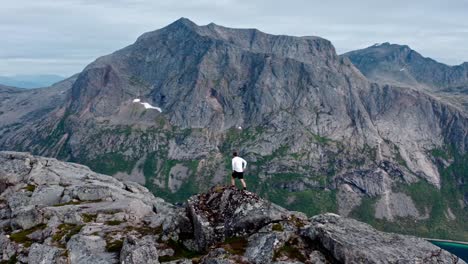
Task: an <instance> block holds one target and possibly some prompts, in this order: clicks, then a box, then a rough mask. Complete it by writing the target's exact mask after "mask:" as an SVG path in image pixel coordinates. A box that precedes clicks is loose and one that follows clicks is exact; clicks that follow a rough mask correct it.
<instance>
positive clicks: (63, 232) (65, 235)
mask: <svg viewBox="0 0 468 264" xmlns="http://www.w3.org/2000/svg"><path fill="white" fill-rule="evenodd" d="M83 226H84V225H75V224H60V225H59V226H58V231H57V232H56V233H55V234H54V235H52V241H54V242H60V241H61V240H62V239H64V240H65V242H68V241H69V240H70V238H72V236H74V235H76V234H78V233H79V232H80V231H81V229H82V228H83Z"/></svg>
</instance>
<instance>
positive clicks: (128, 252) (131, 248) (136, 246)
mask: <svg viewBox="0 0 468 264" xmlns="http://www.w3.org/2000/svg"><path fill="white" fill-rule="evenodd" d="M158 258H159V255H158V249H157V243H156V238H155V237H152V236H145V237H143V238H141V239H138V238H136V237H133V236H129V237H127V238H126V239H125V241H124V244H123V247H122V250H121V252H120V262H121V263H125V264H140V263H148V264H158V263H159V261H158Z"/></svg>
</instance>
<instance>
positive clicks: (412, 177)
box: [0, 19, 468, 236]
mask: <svg viewBox="0 0 468 264" xmlns="http://www.w3.org/2000/svg"><path fill="white" fill-rule="evenodd" d="M43 91H47V92H51V93H53V88H48V89H44V90H43ZM62 92H63V96H60V97H59V99H56V100H55V99H54V100H50V101H47V102H44V104H43V105H50V107H49V108H47V111H45V110H44V112H41V108H37V109H36V108H33V110H31V111H29V112H27V113H26V114H24V113H18V114H16V113H15V112H12V116H15V115H16V116H18V119H17V121H15V122H17V125H16V126H15V127H14V129H12V128H11V127H9V126H7V125H5V126H0V135H1V136H0V147H1V148H2V149H11V150H21V151H30V152H33V153H35V154H41V155H46V156H52V157H58V158H60V159H65V160H69V161H76V162H79V163H83V164H86V165H89V166H90V167H91V168H93V169H95V170H96V171H99V172H102V173H106V174H109V175H112V176H114V177H116V178H118V179H125V180H132V181H135V182H139V183H142V184H144V185H145V186H147V187H148V188H149V189H150V190H151V191H152V192H154V193H158V194H160V195H161V196H163V197H165V198H168V199H170V200H172V201H183V200H185V199H186V198H188V197H189V196H190V195H191V194H193V193H197V192H199V191H200V190H207V189H208V187H209V186H211V185H213V184H219V183H223V182H224V181H225V180H226V176H227V175H228V174H229V170H230V168H228V166H227V164H229V162H228V161H227V160H228V159H229V157H230V153H231V151H232V150H238V151H240V153H241V154H242V156H244V158H246V159H247V160H248V161H249V171H248V172H249V175H248V182H249V187H250V188H252V189H253V190H255V191H256V192H258V193H260V194H261V195H262V196H263V197H268V198H269V199H271V200H273V201H275V202H277V203H280V204H281V205H283V206H287V207H288V208H290V209H294V210H301V211H304V212H307V213H308V214H310V215H312V214H316V213H318V212H324V211H334V212H339V213H341V214H344V215H348V214H351V215H357V216H359V217H362V216H363V215H365V214H364V213H363V211H366V210H367V211H371V213H370V214H371V215H373V216H374V218H377V219H378V220H379V221H380V220H382V221H395V220H396V219H398V218H399V217H413V218H415V219H419V220H422V219H434V218H437V219H439V216H440V215H442V218H443V219H444V220H443V221H451V220H450V219H451V218H449V217H446V215H450V214H449V213H448V212H449V211H450V212H452V213H453V214H452V215H454V216H455V218H456V219H464V217H465V215H466V210H465V209H464V208H465V206H466V205H467V198H465V197H468V196H467V195H466V190H465V189H462V188H458V187H456V188H453V189H450V188H452V186H453V184H452V183H454V182H455V183H460V182H464V181H466V174H463V173H460V171H457V172H456V173H452V174H450V175H451V176H450V177H447V179H446V180H443V179H442V178H443V175H441V173H440V172H441V171H442V172H443V171H445V170H447V169H449V168H453V167H450V166H453V165H456V166H458V164H463V160H464V159H465V157H466V148H467V143H468V139H467V127H468V119H467V117H466V115H465V114H464V113H463V112H461V111H459V110H458V109H457V108H455V107H452V106H451V105H448V104H446V103H444V101H441V100H439V99H437V98H434V97H433V96H431V95H430V94H427V93H425V92H424V91H418V90H414V89H409V88H401V87H397V86H392V85H382V84H374V83H371V82H369V81H368V80H367V79H366V78H365V77H364V76H363V75H362V74H361V73H360V72H359V70H357V69H356V68H355V67H354V66H353V65H352V64H351V63H350V61H349V60H348V59H346V58H340V57H339V56H337V55H336V52H335V50H334V48H333V46H332V45H331V43H330V42H329V41H327V40H324V39H321V38H318V37H290V36H274V35H269V34H265V33H263V32H260V31H258V30H254V29H230V28H225V27H221V26H217V25H214V24H210V25H207V26H197V25H195V24H194V23H192V22H191V21H189V20H187V19H180V20H178V21H176V22H174V23H173V24H171V25H169V26H167V27H165V28H163V29H160V30H157V31H154V32H149V33H146V34H144V35H143V36H141V37H140V38H139V39H138V40H137V41H136V42H135V43H134V44H133V45H130V46H128V47H126V48H124V49H122V50H119V51H116V52H115V53H113V54H110V55H108V56H104V57H101V58H99V59H97V60H96V61H95V62H93V63H91V64H90V65H88V66H87V67H86V68H85V69H84V71H83V72H82V73H80V74H79V75H78V76H77V77H76V80H75V81H72V85H71V87H70V86H68V88H66V89H64V90H63V91H60V93H59V94H61V93H62ZM15 98H16V97H15ZM34 98H35V97H34V96H33V94H28V95H27V96H26V99H25V100H26V101H34V100H35V99H34ZM135 99H139V100H135ZM12 102H13V103H12V104H11V105H10V104H8V107H10V109H12V108H13V106H16V105H18V104H20V103H19V101H18V102H16V101H12ZM32 114H36V116H35V118H33V119H32V120H31V121H28V122H23V121H22V120H23V117H29V116H31V115H32ZM4 117H6V115H5V114H2V115H0V120H2V121H1V122H10V121H3V118H4ZM5 120H6V119H5ZM413 183H417V184H419V185H417V186H420V185H421V186H424V195H427V194H428V193H431V192H435V193H442V192H444V195H442V197H444V198H443V199H442V200H443V202H442V205H441V207H442V209H440V210H439V209H437V210H435V209H434V210H433V208H432V207H431V206H430V205H427V204H426V203H424V201H421V200H419V199H418V197H420V196H421V194H419V193H417V192H415V191H413V189H411V188H410V187H408V186H415V185H413ZM445 183H447V184H445ZM418 188H419V187H418ZM447 188H448V189H447ZM445 193H448V194H449V195H445ZM424 195H423V196H424ZM447 199H448V200H447ZM316 201H321V202H316ZM454 201H455V202H454ZM307 203H313V204H315V205H314V206H312V207H308V206H304V204H307ZM457 221H461V220H457ZM444 223H445V222H444ZM427 224H428V223H427ZM457 224H460V225H463V224H464V223H462V222H459V223H457ZM428 226H431V227H433V226H434V225H429V224H428ZM446 226H456V225H446ZM465 230H466V229H465ZM453 234H458V232H457V231H456V230H451V231H450V232H449V235H453ZM467 236H468V234H467Z"/></svg>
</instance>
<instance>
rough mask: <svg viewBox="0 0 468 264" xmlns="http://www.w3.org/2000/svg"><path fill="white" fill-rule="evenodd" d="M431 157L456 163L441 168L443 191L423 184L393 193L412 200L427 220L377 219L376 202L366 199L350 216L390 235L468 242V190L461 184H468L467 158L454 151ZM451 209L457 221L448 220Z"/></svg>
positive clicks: (437, 152)
mask: <svg viewBox="0 0 468 264" xmlns="http://www.w3.org/2000/svg"><path fill="white" fill-rule="evenodd" d="M430 153H432V154H433V156H434V158H444V159H453V163H452V164H451V165H450V166H448V167H446V168H443V167H440V168H439V173H440V176H441V182H442V184H441V188H440V190H439V189H437V188H436V187H435V186H433V185H432V184H430V183H428V182H426V181H424V180H420V181H419V182H417V183H413V184H411V185H406V184H405V185H403V184H401V185H399V186H396V187H394V190H393V191H394V192H403V193H405V194H407V195H408V196H410V197H411V199H412V200H413V201H414V203H415V206H416V208H417V209H418V211H419V214H420V215H426V214H429V218H428V219H424V220H417V219H413V218H399V219H395V220H394V221H393V222H389V221H387V220H380V219H375V218H374V211H375V209H374V207H375V202H376V200H377V198H364V199H363V200H362V204H361V205H360V206H359V207H358V208H356V209H354V210H353V212H352V213H351V216H352V217H354V218H357V219H359V220H361V221H364V222H367V223H369V224H371V225H372V226H374V227H376V228H377V229H380V230H383V231H387V232H395V233H402V234H410V235H417V236H421V237H429V238H439V239H452V240H461V241H468V221H466V219H468V211H467V210H466V209H465V208H463V206H462V204H463V199H464V195H465V194H466V193H468V186H467V185H466V184H461V183H463V182H467V181H468V155H467V154H465V155H463V156H462V155H459V154H457V152H456V151H454V150H453V148H452V149H451V150H450V149H449V150H448V151H444V150H440V149H437V150H433V151H431V152H430ZM449 208H450V211H451V212H452V213H453V215H454V216H455V219H450V218H449V217H448V215H449V213H448V209H449Z"/></svg>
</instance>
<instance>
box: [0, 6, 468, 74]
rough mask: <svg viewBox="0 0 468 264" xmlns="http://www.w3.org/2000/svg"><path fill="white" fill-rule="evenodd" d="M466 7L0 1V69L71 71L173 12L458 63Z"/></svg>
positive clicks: (340, 47) (464, 51)
mask: <svg viewBox="0 0 468 264" xmlns="http://www.w3.org/2000/svg"><path fill="white" fill-rule="evenodd" d="M357 2H358V3H357ZM467 11H468V2H467V1H464V0H452V1H435V0H427V1H423V0H415V1H403V0H395V1H375V0H374V1H371V0H363V1H338V0H329V1H327V2H326V3H324V2H323V1H306V0H289V1H279V0H270V1H267V0H256V1H247V0H218V1H214V0H192V1H174V0H172V1H170V0H159V1H153V0H100V1H95V0H61V1H56V0H41V1H34V0H6V1H4V3H2V8H1V9H0V34H1V36H2V41H1V42H0V75H6V74H10V75H12V74H48V73H51V74H60V75H71V74H73V73H76V72H79V71H81V70H82V69H83V68H84V67H85V66H86V65H87V64H88V63H90V62H92V61H93V60H94V59H96V58H97V57H99V56H102V55H105V54H109V53H111V52H113V51H115V50H117V49H120V48H123V47H125V46H127V45H129V44H131V43H133V42H134V41H135V40H136V38H137V37H138V36H139V35H141V34H142V33H144V32H147V31H152V30H155V29H158V28H161V27H164V26H165V25H167V24H170V23H171V22H173V21H174V20H176V19H178V18H179V17H187V18H189V19H191V20H193V21H194V22H196V23H197V24H208V23H210V22H215V23H216V24H219V25H224V26H229V27H241V28H258V29H260V30H262V31H265V32H267V33H273V34H287V35H316V36H321V37H324V38H326V39H329V40H331V41H332V42H333V44H334V45H335V47H336V48H337V51H338V52H339V53H343V52H346V51H349V50H354V49H359V48H364V47H366V46H369V45H372V44H373V43H377V42H387V41H388V42H391V43H399V44H407V45H409V46H410V47H412V48H413V49H415V50H417V51H418V52H420V53H421V54H423V55H424V56H428V57H432V58H434V59H436V60H440V61H442V62H444V63H448V64H459V63H461V62H463V61H467V60H468V45H466V43H467V42H468V30H467V28H468V20H466V19H465V16H466V13H467Z"/></svg>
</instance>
